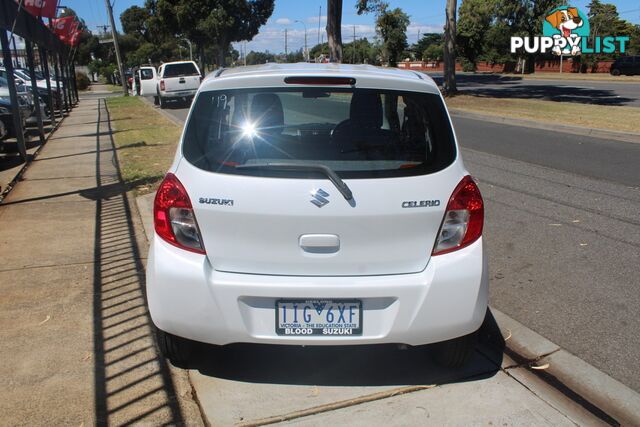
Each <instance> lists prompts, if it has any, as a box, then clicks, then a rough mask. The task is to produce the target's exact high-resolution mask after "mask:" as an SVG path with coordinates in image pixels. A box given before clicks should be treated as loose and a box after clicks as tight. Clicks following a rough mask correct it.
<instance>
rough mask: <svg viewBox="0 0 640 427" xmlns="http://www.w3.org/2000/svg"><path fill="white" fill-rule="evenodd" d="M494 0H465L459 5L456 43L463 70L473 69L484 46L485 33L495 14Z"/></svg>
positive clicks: (495, 3) (495, 5)
mask: <svg viewBox="0 0 640 427" xmlns="http://www.w3.org/2000/svg"><path fill="white" fill-rule="evenodd" d="M496 8H497V1H496V0H465V1H464V2H462V5H461V6H460V12H459V16H458V23H457V34H456V45H457V50H458V53H459V54H460V56H461V57H462V58H463V59H464V61H463V65H464V68H467V69H466V70H465V71H475V69H476V62H477V60H478V57H479V56H480V55H481V54H482V52H483V49H484V47H485V35H486V33H487V31H488V30H489V28H490V27H491V23H492V21H493V19H494V17H495V15H496Z"/></svg>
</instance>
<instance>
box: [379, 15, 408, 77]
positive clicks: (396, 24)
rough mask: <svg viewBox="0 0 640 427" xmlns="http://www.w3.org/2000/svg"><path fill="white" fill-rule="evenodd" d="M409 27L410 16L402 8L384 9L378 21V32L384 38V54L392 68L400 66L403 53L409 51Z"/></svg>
mask: <svg viewBox="0 0 640 427" xmlns="http://www.w3.org/2000/svg"><path fill="white" fill-rule="evenodd" d="M408 26H409V15H407V14H406V13H404V12H403V11H402V9H400V8H395V9H393V10H388V9H386V8H384V9H383V10H381V11H380V14H379V15H378V18H377V19H376V30H377V32H378V34H380V37H381V38H382V52H383V55H384V57H385V59H386V60H387V61H388V62H389V66H391V67H395V66H396V65H397V64H398V61H399V60H400V59H401V55H402V52H403V51H404V50H405V49H407V46H408V45H407V27H408Z"/></svg>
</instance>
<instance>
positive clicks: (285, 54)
mask: <svg viewBox="0 0 640 427" xmlns="http://www.w3.org/2000/svg"><path fill="white" fill-rule="evenodd" d="M288 54H289V53H288V52H287V29H286V28H285V29H284V56H285V57H286V56H287V55H288Z"/></svg>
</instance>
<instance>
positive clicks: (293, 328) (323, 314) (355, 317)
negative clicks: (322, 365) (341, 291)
mask: <svg viewBox="0 0 640 427" xmlns="http://www.w3.org/2000/svg"><path fill="white" fill-rule="evenodd" d="M276 333H277V334H278V335H288V336H301V335H323V336H344V335H347V336H353V335H362V301H360V300H356V299H340V300H335V299H331V300H327V299H317V300H316V299H309V300H278V301H276Z"/></svg>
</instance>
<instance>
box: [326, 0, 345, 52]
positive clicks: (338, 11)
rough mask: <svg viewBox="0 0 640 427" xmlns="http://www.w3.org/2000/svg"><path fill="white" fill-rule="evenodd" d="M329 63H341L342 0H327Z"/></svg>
mask: <svg viewBox="0 0 640 427" xmlns="http://www.w3.org/2000/svg"><path fill="white" fill-rule="evenodd" d="M327 42H328V43H329V61H330V62H342V0H327Z"/></svg>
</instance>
